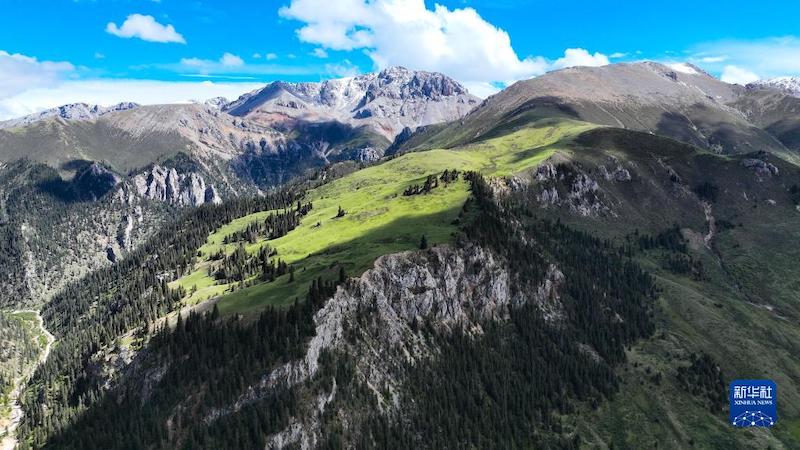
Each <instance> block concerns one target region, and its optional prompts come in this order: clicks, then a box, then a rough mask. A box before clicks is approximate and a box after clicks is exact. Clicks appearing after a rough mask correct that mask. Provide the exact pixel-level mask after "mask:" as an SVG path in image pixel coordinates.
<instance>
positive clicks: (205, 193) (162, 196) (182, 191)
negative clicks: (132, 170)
mask: <svg viewBox="0 0 800 450" xmlns="http://www.w3.org/2000/svg"><path fill="white" fill-rule="evenodd" d="M133 184H134V186H135V187H136V191H137V192H138V193H139V195H141V196H143V197H146V198H149V199H153V200H160V201H162V202H166V203H169V204H173V205H179V206H199V205H202V204H205V203H213V204H218V203H221V202H222V199H221V198H220V196H219V194H218V193H217V190H216V189H215V188H214V186H212V185H206V181H205V179H204V178H203V177H202V176H201V175H198V174H196V173H194V172H191V173H188V174H183V173H178V171H177V170H175V169H174V168H171V169H167V168H165V167H161V166H158V165H154V166H153V167H152V168H151V169H150V170H149V171H148V172H144V173H141V174H138V175H136V176H134V177H133Z"/></svg>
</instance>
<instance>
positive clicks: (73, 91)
mask: <svg viewBox="0 0 800 450" xmlns="http://www.w3.org/2000/svg"><path fill="white" fill-rule="evenodd" d="M263 86H264V85H263V83H245V82H237V83H217V82H211V81H191V82H188V81H187V82H178V81H151V80H122V79H118V80H117V79H115V80H102V79H101V80H67V81H64V82H61V83H57V84H53V85H49V86H39V87H34V88H31V89H27V90H24V91H21V92H19V93H17V94H15V95H11V96H8V97H5V98H1V97H0V120H4V119H10V118H13V117H19V116H23V115H26V114H31V113H34V112H36V111H41V110H43V109H47V108H53V107H56V106H60V105H64V104H67V103H76V102H84V103H89V104H99V105H106V106H107V105H113V104H116V103H119V102H125V101H132V102H136V103H140V104H161V103H187V102H190V101H192V100H206V99H209V98H212V97H226V98H237V97H238V96H239V95H241V94H243V93H245V92H249V91H252V90H254V89H258V88H261V87H263Z"/></svg>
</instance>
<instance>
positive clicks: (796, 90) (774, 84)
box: [747, 77, 800, 97]
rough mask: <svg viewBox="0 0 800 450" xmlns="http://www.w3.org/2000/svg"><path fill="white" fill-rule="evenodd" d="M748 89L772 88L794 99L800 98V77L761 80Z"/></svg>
mask: <svg viewBox="0 0 800 450" xmlns="http://www.w3.org/2000/svg"><path fill="white" fill-rule="evenodd" d="M747 88H748V89H760V88H772V89H777V90H779V91H781V92H783V93H785V94H789V95H791V96H793V97H800V77H779V78H772V79H769V80H759V81H756V82H754V83H750V84H748V85H747Z"/></svg>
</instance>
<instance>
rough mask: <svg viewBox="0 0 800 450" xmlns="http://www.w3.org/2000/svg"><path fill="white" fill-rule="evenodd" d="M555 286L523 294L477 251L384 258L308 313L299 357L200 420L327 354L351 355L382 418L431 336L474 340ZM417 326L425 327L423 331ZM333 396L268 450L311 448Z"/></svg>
mask: <svg viewBox="0 0 800 450" xmlns="http://www.w3.org/2000/svg"><path fill="white" fill-rule="evenodd" d="M563 282H564V275H563V274H562V273H561V272H560V271H559V270H558V268H557V267H555V266H551V267H550V269H549V270H548V272H547V276H546V279H545V281H544V282H543V283H542V284H541V285H540V286H538V287H537V288H536V289H532V290H529V291H526V292H522V291H520V290H519V289H518V288H517V287H516V286H515V283H514V276H513V275H512V274H511V273H510V271H509V269H508V267H507V263H506V261H505V260H504V259H503V258H501V257H499V256H498V255H497V254H495V253H494V252H492V251H490V250H487V249H485V248H482V247H479V246H468V247H466V248H453V247H450V246H440V247H435V248H432V249H430V250H425V251H418V252H417V251H415V252H404V253H398V254H392V255H386V256H383V257H381V258H379V259H378V260H377V261H376V262H375V265H374V267H373V269H371V270H369V271H367V272H365V273H364V274H363V275H362V276H361V277H359V278H356V279H350V280H348V281H347V282H346V283H345V284H344V285H342V286H340V288H339V289H338V290H337V292H336V294H335V295H334V297H333V298H331V299H330V300H329V301H328V302H327V303H326V304H325V306H324V307H323V308H322V309H321V310H320V311H319V312H318V313H317V314H316V316H315V317H314V321H315V323H316V335H315V336H314V337H313V338H312V340H311V342H310V343H309V345H308V350H307V352H306V355H305V357H304V358H303V359H301V360H296V361H293V362H290V363H288V364H285V365H283V366H281V367H277V368H275V369H274V370H273V371H272V372H270V373H268V374H265V375H264V377H263V378H262V379H261V381H260V383H259V384H258V385H256V386H251V387H250V388H249V389H248V390H247V391H246V392H245V393H244V394H243V395H242V396H241V397H239V398H238V399H237V400H236V401H235V402H233V403H232V404H231V405H230V407H228V408H225V409H217V410H213V411H210V412H209V413H208V414H207V416H206V421H207V422H208V423H212V422H214V421H216V420H218V419H219V418H220V417H222V416H224V415H227V414H231V413H233V412H236V411H238V410H239V409H241V408H242V407H244V406H245V405H247V404H249V403H252V402H255V401H257V400H258V399H260V398H262V397H264V396H265V395H267V394H268V393H269V392H271V391H272V390H273V389H275V388H276V387H278V386H286V385H289V386H302V385H303V384H304V383H308V382H310V381H311V380H313V379H314V378H315V377H316V376H318V372H319V370H320V365H321V364H322V363H321V358H322V356H323V355H324V354H326V353H331V352H335V353H337V354H341V355H351V356H352V357H353V361H354V364H355V379H356V380H357V382H358V383H361V384H362V385H364V386H366V388H367V389H368V390H369V392H370V395H371V396H373V397H374V398H373V400H374V401H375V402H376V404H377V405H378V408H379V410H380V411H381V413H382V414H387V415H391V414H392V413H393V412H394V411H396V410H397V408H398V407H399V406H400V405H401V404H403V401H404V393H403V389H402V383H403V381H404V378H403V374H405V373H408V368H409V367H413V366H415V365H417V364H418V363H420V362H422V361H426V360H429V359H430V358H432V357H435V355H436V354H437V351H438V350H437V345H438V344H437V341H436V339H434V338H432V337H431V335H430V330H431V329H433V330H436V332H441V333H451V332H452V331H454V330H456V329H458V330H460V331H464V332H466V333H468V334H470V335H476V336H477V335H481V334H482V333H483V325H485V324H486V323H487V322H489V321H504V320H507V319H508V317H509V311H510V310H511V309H513V308H515V307H519V306H521V305H523V304H525V303H528V302H534V303H536V304H538V305H541V306H542V308H543V309H553V306H554V304H557V303H559V288H560V286H561V284H562V283H563ZM423 325H425V326H429V327H431V328H429V329H427V331H426V330H423V328H424V326H423ZM336 395H337V390H336V384H335V382H334V383H333V385H332V388H331V389H330V390H328V391H326V392H321V393H319V392H317V393H316V394H315V399H314V401H313V402H310V403H309V404H308V405H305V406H304V407H303V411H304V413H303V414H302V415H299V416H297V417H293V418H292V420H291V421H290V424H289V426H288V427H287V428H286V429H285V430H283V431H281V432H279V433H276V434H275V435H273V436H270V438H269V439H268V444H267V448H284V447H287V446H291V445H297V446H299V447H300V448H304V449H307V448H314V447H315V446H316V444H317V443H318V442H319V440H320V439H321V434H320V420H321V419H320V417H321V415H322V414H323V413H325V410H326V407H327V405H329V404H331V403H332V402H333V401H334V400H335V399H336ZM338 413H342V414H346V415H349V416H353V415H352V414H351V413H345V412H342V411H339V412H337V413H334V414H338ZM350 425H351V426H353V427H354V428H356V427H357V424H356V423H351V424H350Z"/></svg>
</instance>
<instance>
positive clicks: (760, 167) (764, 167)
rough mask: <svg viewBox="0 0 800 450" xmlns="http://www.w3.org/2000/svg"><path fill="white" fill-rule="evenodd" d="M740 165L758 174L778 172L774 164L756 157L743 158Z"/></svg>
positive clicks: (774, 173) (776, 173)
mask: <svg viewBox="0 0 800 450" xmlns="http://www.w3.org/2000/svg"><path fill="white" fill-rule="evenodd" d="M742 165H743V166H744V167H747V168H748V169H752V170H753V171H755V172H756V173H757V174H758V175H778V173H779V171H778V168H777V167H775V165H774V164H771V163H768V162H766V161H763V160H760V159H756V158H747V159H743V160H742Z"/></svg>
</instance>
